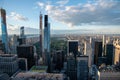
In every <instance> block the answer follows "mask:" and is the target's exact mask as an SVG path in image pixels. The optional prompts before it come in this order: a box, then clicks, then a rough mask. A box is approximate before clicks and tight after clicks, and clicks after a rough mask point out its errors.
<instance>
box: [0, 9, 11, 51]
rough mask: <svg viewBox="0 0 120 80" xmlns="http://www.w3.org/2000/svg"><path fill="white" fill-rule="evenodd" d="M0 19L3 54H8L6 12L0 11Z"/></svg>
mask: <svg viewBox="0 0 120 80" xmlns="http://www.w3.org/2000/svg"><path fill="white" fill-rule="evenodd" d="M0 15H1V17H0V19H1V31H2V43H3V44H4V45H5V53H8V50H9V49H8V35H7V26H6V11H5V10H4V9H0Z"/></svg>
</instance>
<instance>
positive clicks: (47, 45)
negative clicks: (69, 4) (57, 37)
mask: <svg viewBox="0 0 120 80" xmlns="http://www.w3.org/2000/svg"><path fill="white" fill-rule="evenodd" d="M44 54H45V64H46V65H48V68H50V24H49V23H48V15H45V17H44Z"/></svg>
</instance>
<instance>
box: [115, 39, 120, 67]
mask: <svg viewBox="0 0 120 80" xmlns="http://www.w3.org/2000/svg"><path fill="white" fill-rule="evenodd" d="M114 64H115V65H120V41H119V40H117V41H114Z"/></svg>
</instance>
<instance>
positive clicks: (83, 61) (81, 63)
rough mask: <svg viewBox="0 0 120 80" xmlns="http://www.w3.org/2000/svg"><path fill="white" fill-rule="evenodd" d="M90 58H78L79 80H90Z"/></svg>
mask: <svg viewBox="0 0 120 80" xmlns="http://www.w3.org/2000/svg"><path fill="white" fill-rule="evenodd" d="M88 62H89V59H88V56H78V57H77V80H88V74H89V68H88Z"/></svg>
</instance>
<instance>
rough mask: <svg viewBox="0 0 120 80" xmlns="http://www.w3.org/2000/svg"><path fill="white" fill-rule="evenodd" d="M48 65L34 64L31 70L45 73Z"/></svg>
mask: <svg viewBox="0 0 120 80" xmlns="http://www.w3.org/2000/svg"><path fill="white" fill-rule="evenodd" d="M47 68H48V67H47V66H33V67H32V68H31V69H30V71H32V72H40V73H44V72H46V71H47Z"/></svg>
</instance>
